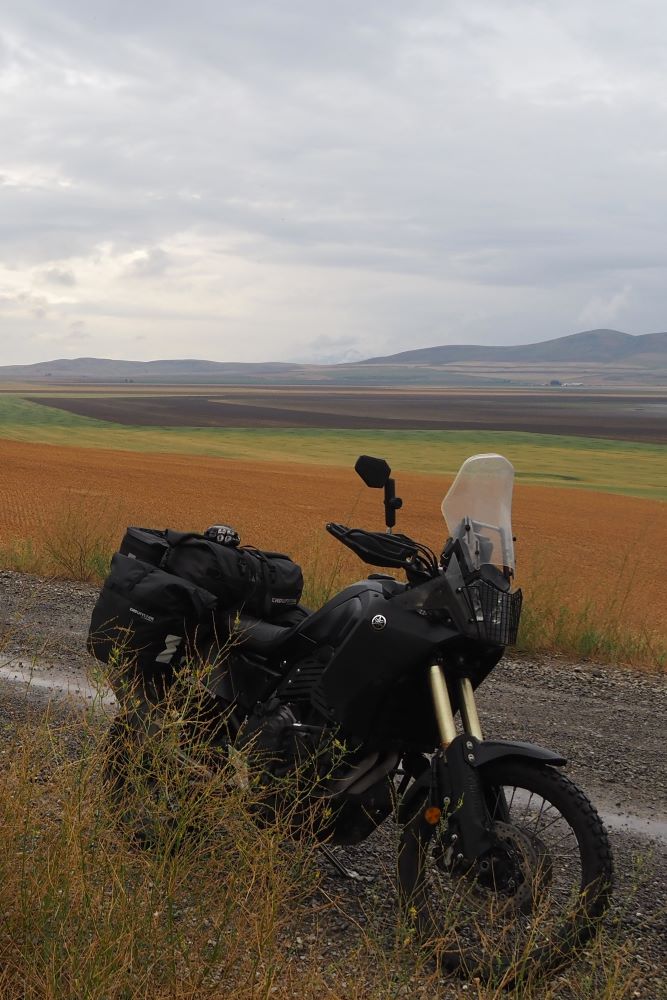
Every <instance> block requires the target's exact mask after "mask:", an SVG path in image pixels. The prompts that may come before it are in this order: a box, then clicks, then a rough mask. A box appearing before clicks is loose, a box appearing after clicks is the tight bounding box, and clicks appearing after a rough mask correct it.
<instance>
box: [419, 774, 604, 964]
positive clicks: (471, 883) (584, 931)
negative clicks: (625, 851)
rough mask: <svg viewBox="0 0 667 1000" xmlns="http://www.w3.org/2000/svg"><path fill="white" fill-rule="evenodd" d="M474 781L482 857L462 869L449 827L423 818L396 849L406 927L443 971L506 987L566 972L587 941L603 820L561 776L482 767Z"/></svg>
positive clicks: (597, 912)
mask: <svg viewBox="0 0 667 1000" xmlns="http://www.w3.org/2000/svg"><path fill="white" fill-rule="evenodd" d="M481 778H482V784H483V787H484V793H485V797H486V801H487V805H488V808H489V814H490V818H491V839H492V847H491V850H490V851H489V853H488V854H487V855H486V856H485V857H483V858H480V859H478V860H476V861H475V862H473V863H470V862H467V861H466V860H465V859H464V858H463V857H462V855H461V854H459V853H457V850H456V842H455V841H452V837H451V827H450V826H449V823H448V819H447V817H445V818H443V820H442V821H441V823H440V825H439V826H438V827H433V826H429V824H428V823H427V822H426V821H425V819H424V815H423V812H424V810H423V809H420V810H419V811H418V813H417V814H416V815H415V816H414V818H413V819H412V820H411V821H410V822H409V823H408V824H407V825H406V827H405V829H404V831H403V836H402V839H401V845H400V853H399V882H400V890H401V897H402V900H403V903H404V905H405V912H406V916H407V919H408V921H409V922H411V923H412V924H413V926H414V927H415V929H416V930H417V931H418V932H419V934H420V935H421V936H422V937H423V938H426V939H429V940H430V941H431V943H432V944H434V945H435V948H436V951H437V952H438V953H439V955H440V957H441V960H442V962H443V964H444V965H446V966H447V967H448V968H450V969H457V970H459V971H462V972H464V973H466V974H471V973H473V972H476V973H478V974H479V973H480V972H482V973H485V974H494V973H495V974H496V975H497V976H498V978H499V979H501V980H502V981H503V982H504V983H505V984H509V983H510V982H511V981H513V980H514V979H516V977H517V975H525V974H528V973H532V972H534V970H536V969H537V968H538V967H539V968H540V969H545V968H549V967H553V966H555V965H558V964H561V963H563V962H564V961H566V960H567V957H568V956H569V955H570V954H571V953H572V951H573V950H574V949H575V948H576V947H577V946H579V945H581V944H583V943H584V942H585V941H586V940H588V938H589V937H590V936H591V935H592V934H593V932H594V929H595V926H596V922H597V921H598V920H599V918H600V917H601V916H602V915H603V913H604V912H605V910H606V908H607V905H608V900H609V894H610V889H611V881H612V858H611V851H610V847H609V841H608V838H607V834H606V831H605V829H604V826H603V825H602V822H601V820H600V817H599V816H598V814H597V812H596V811H595V809H594V808H593V806H592V805H591V803H590V802H589V801H588V799H587V798H586V796H585V795H584V793H583V792H582V791H580V789H579V788H577V786H576V785H575V784H574V783H573V782H572V781H570V780H569V778H566V777H565V775H563V774H561V773H560V772H558V771H556V770H554V769H553V768H550V767H546V766H543V765H538V764H536V763H534V762H532V761H526V760H520V759H514V760H512V759H509V760H502V761H495V762H493V763H490V764H487V765H486V766H485V767H484V768H482V770H481Z"/></svg>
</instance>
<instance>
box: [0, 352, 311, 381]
mask: <svg viewBox="0 0 667 1000" xmlns="http://www.w3.org/2000/svg"><path fill="white" fill-rule="evenodd" d="M301 367H302V366H301V365H293V364H285V363H282V362H279V361H275V362H261V363H259V364H251V363H245V364H244V363H241V362H226V361H202V360H200V359H199V358H183V359H179V360H175V361H170V360H165V361H114V360H112V359H111V358H58V359H56V360H55V361H38V362H37V364H34V365H5V366H4V367H0V379H4V380H6V379H11V380H12V381H23V380H25V381H33V380H34V379H39V380H40V381H41V380H42V379H47V378H49V379H53V381H55V382H58V381H60V380H62V379H65V380H70V379H72V380H75V381H83V380H92V381H95V382H104V381H108V380H112V381H114V382H115V381H118V380H119V379H120V380H123V379H132V380H136V381H139V382H144V381H148V382H158V381H159V382H164V381H170V380H174V381H181V380H182V379H183V378H187V377H194V378H196V379H201V378H209V377H210V378H215V377H216V376H221V375H222V376H229V375H247V374H251V373H252V374H258V375H273V374H282V373H283V372H286V371H292V370H294V369H300V368H301Z"/></svg>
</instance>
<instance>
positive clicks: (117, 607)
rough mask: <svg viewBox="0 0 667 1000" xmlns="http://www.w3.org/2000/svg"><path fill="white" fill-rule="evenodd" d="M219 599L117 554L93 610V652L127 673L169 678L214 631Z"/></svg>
mask: <svg viewBox="0 0 667 1000" xmlns="http://www.w3.org/2000/svg"><path fill="white" fill-rule="evenodd" d="M215 605H216V598H215V595H214V594H211V593H210V592H209V591H207V590H205V589H203V588H202V587H198V586H196V585H195V584H193V583H190V582H189V581H187V580H181V579H179V578H178V577H176V576H173V575H172V574H171V573H166V572H164V570H161V569H159V568H158V567H156V566H154V565H152V564H151V563H148V562H144V561H143V560H141V559H138V558H136V557H134V558H132V557H130V556H126V555H123V554H121V553H120V552H117V553H116V554H115V555H114V557H113V559H112V560H111V572H110V573H109V576H108V577H107V579H106V580H105V583H104V586H103V588H102V591H101V592H100V596H99V597H98V599H97V603H96V605H95V607H94V609H93V614H92V618H91V622H90V629H89V632H88V650H89V652H91V653H92V654H93V656H96V657H97V659H98V660H101V661H102V662H103V663H107V664H109V665H110V666H111V667H116V666H117V667H119V668H120V667H122V668H124V670H125V672H126V670H127V667H128V666H130V665H131V666H133V667H134V668H135V669H136V671H137V672H138V673H140V674H141V675H142V676H143V677H144V678H146V679H151V678H155V677H158V676H167V675H169V674H170V672H171V670H172V669H173V668H174V667H176V666H178V664H179V663H180V662H181V660H182V659H183V657H184V655H185V654H186V653H187V652H188V650H189V649H190V648H191V647H192V648H194V645H195V642H196V641H198V639H199V638H200V637H199V635H198V630H201V631H202V632H206V631H207V630H209V629H211V628H212V624H213V619H212V612H213V610H214V608H215Z"/></svg>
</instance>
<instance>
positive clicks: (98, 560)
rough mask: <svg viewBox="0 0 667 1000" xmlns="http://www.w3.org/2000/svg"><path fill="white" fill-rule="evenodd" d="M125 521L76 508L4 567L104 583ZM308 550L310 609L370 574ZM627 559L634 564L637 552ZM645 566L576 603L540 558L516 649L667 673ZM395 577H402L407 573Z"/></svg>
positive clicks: (526, 576)
mask: <svg viewBox="0 0 667 1000" xmlns="http://www.w3.org/2000/svg"><path fill="white" fill-rule="evenodd" d="M123 527H124V526H122V521H121V519H120V517H119V515H118V514H117V513H116V514H115V516H113V515H112V514H110V511H109V507H108V505H107V504H105V503H103V502H98V503H97V505H96V506H95V504H93V506H92V507H91V505H90V504H87V505H86V507H85V508H84V507H80V508H78V509H75V508H71V509H68V510H66V511H65V513H64V514H63V516H62V518H61V519H60V520H59V521H58V522H57V523H56V524H54V525H53V526H52V528H51V530H50V531H48V532H46V533H45V534H44V536H43V537H42V538H39V539H36V540H31V539H28V540H15V541H13V542H10V543H8V544H7V543H5V544H4V545H2V544H0V569H9V570H14V571H16V572H21V573H31V574H34V575H36V576H43V577H55V578H60V579H67V580H79V581H83V582H86V583H90V584H94V585H101V583H102V582H103V580H104V578H105V576H106V575H107V572H108V568H109V563H110V560H111V556H112V555H113V553H114V551H115V550H116V549H117V547H118V543H119V539H120V537H121V535H122V533H123ZM305 553H307V554H306V557H305V558H304V559H302V560H301V564H302V567H303V571H304V578H305V590H304V594H303V598H302V603H303V604H304V605H305V606H306V607H309V608H318V607H320V606H321V605H322V604H324V603H325V601H327V600H329V598H330V597H332V596H333V595H334V594H336V593H337V592H338V591H339V590H340V589H341V588H342V587H344V586H346V585H348V584H350V583H353V582H355V581H356V580H358V579H360V578H361V576H362V575H363V573H364V569H363V568H362V567H361V566H360V564H359V562H358V560H357V559H356V558H355V557H354V556H353V555H352V554H351V553H350V552H348V551H347V550H345V549H343V548H340V549H337V550H336V555H335V557H334V558H333V559H332V558H331V554H330V552H329V551H328V550H325V549H324V548H323V547H322V545H320V544H318V542H317V541H312V540H311V543H310V544H308V545H307V546H306V547H305ZM627 558H628V563H630V554H628V557H627ZM637 569H638V567H637V565H635V571H634V572H633V571H632V569H631V567H629V568H628V572H627V573H626V574H625V575H623V576H621V577H619V582H618V583H617V585H616V586H615V587H613V588H610V589H609V590H608V591H605V592H602V593H599V594H596V595H595V597H594V598H591V600H589V601H588V602H581V603H577V604H574V605H573V604H571V603H568V600H567V595H568V588H569V580H568V578H567V577H566V576H565V575H562V576H560V577H559V576H558V575H557V574H554V573H553V572H548V571H547V570H545V569H544V567H541V566H540V565H539V562H534V563H533V565H532V567H531V568H530V569H529V570H528V572H527V573H523V574H522V575H521V576H520V577H519V580H518V582H519V584H520V585H521V587H522V589H523V591H524V607H523V611H522V616H521V626H520V629H519V638H518V643H517V646H516V647H515V648H516V650H517V651H518V652H519V653H524V654H534V653H545V654H546V653H554V652H555V653H559V654H561V655H564V656H567V657H570V658H572V659H577V660H593V661H596V662H599V663H602V664H613V665H626V666H633V667H637V668H639V669H643V670H648V671H652V672H659V673H661V672H665V671H667V640H666V638H665V636H664V634H663V633H662V631H660V630H650V629H648V628H644V629H642V628H636V627H635V628H633V627H631V626H629V625H628V622H627V619H626V615H625V604H626V602H627V600H628V596H629V593H630V591H631V589H632V588H633V587H634V586H638V582H637V579H636V573H637ZM395 575H396V576H397V577H398V578H400V574H399V573H396V574H395Z"/></svg>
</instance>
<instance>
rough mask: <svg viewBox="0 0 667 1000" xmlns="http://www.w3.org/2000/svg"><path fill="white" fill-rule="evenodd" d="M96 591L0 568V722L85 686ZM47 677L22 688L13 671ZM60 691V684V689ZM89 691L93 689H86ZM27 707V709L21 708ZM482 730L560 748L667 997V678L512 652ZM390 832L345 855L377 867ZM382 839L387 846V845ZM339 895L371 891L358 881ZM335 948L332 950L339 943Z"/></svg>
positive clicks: (648, 964) (652, 976)
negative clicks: (604, 839)
mask: <svg viewBox="0 0 667 1000" xmlns="http://www.w3.org/2000/svg"><path fill="white" fill-rule="evenodd" d="M96 596H97V590H96V589H95V588H93V587H90V586H88V585H86V584H79V583H70V582H65V581H53V580H41V579H38V578H35V577H30V576H26V575H22V574H17V573H12V572H0V720H2V722H3V724H4V725H6V724H7V722H8V721H9V720H10V719H12V718H17V717H18V716H19V715H20V714H22V712H23V711H30V712H34V711H36V712H39V711H40V710H41V709H42V708H43V707H44V706H45V705H46V703H47V702H48V701H49V700H50V699H51V698H52V697H53V694H54V692H53V690H51V689H50V686H49V683H50V681H49V678H51V679H52V681H53V684H54V685H55V686H56V687H58V686H59V687H60V689H61V690H62V689H63V688H66V687H68V686H69V687H70V688H71V689H76V688H77V687H78V688H79V690H80V691H83V693H84V695H85V694H86V688H85V677H86V673H87V672H90V671H91V669H92V667H93V661H92V660H91V659H90V657H89V656H88V654H87V652H86V649H85V636H86V632H87V627H88V621H89V618H90V612H91V610H92V607H93V604H94V602H95V599H96ZM31 670H32V672H33V673H34V675H35V677H37V676H39V678H40V683H39V684H35V685H34V686H32V685H31V688H30V706H29V707H28V699H26V698H25V688H23V691H22V692H21V690H20V689H19V685H17V684H16V682H15V681H12V680H11V679H10V678H11V675H12V673H13V674H16V673H17V672H18V673H23V674H28V673H29V672H30V671H31ZM56 693H57V692H56ZM87 693H88V696H89V697H92V693H91V691H90V689H88V692H87ZM21 705H23V706H24V708H23V709H22V708H21ZM478 705H479V709H480V716H481V719H482V725H483V727H484V730H485V735H486V736H498V737H505V738H513V739H522V740H530V741H532V742H535V743H538V744H540V745H542V746H545V747H549V748H550V749H554V750H558V751H559V752H562V753H563V754H564V755H565V756H566V757H567V758H568V767H567V773H568V774H569V775H570V776H571V777H572V778H573V780H574V781H576V782H577V783H578V784H579V785H581V786H582V788H584V790H585V791H586V793H587V794H588V795H589V797H590V798H591V799H592V800H593V802H594V803H595V805H596V806H597V808H598V810H599V812H600V813H601V814H602V816H603V818H604V820H605V822H606V823H607V825H608V827H609V830H610V836H611V839H612V844H613V848H614V854H615V862H616V871H617V876H616V881H617V887H616V893H615V900H616V901H615V904H614V909H615V913H614V914H613V915H614V916H615V917H616V918H617V922H618V924H619V927H620V930H621V936H622V937H624V938H625V939H628V938H630V939H631V940H632V942H633V947H634V950H635V958H636V963H637V974H638V975H637V989H636V990H635V994H634V995H635V996H637V997H647V998H648V997H651V998H658V997H660V996H664V997H667V979H666V978H665V973H664V970H665V964H666V962H667V934H666V931H667V927H666V920H667V917H666V915H667V767H666V763H667V740H665V736H666V735H667V734H666V732H665V718H667V713H666V709H667V678H665V677H664V676H659V675H650V674H641V673H637V672H634V671H631V670H627V669H623V668H620V667H619V668H608V667H601V666H599V665H595V664H589V663H569V662H567V661H565V660H562V659H560V658H557V657H549V658H546V657H540V658H527V657H522V658H509V657H508V658H506V659H504V660H503V661H502V662H501V664H500V665H499V666H498V667H497V668H496V670H495V672H494V674H493V675H492V676H491V678H489V680H488V681H487V682H486V683H485V685H484V686H483V688H482V689H481V690H480V692H479V695H478ZM381 841H382V838H381V837H379V838H378V837H375V838H371V840H370V841H368V842H366V843H365V844H364V845H362V846H361V847H357V848H354V849H349V850H348V851H345V852H342V853H341V857H344V858H345V859H346V860H347V862H348V863H349V864H350V865H351V866H352V867H354V868H356V869H357V870H358V871H360V872H362V873H363V872H368V873H372V871H373V869H374V867H375V866H376V863H377V855H378V852H380V851H382V842H381ZM385 846H386V845H385ZM336 891H337V892H338V893H341V892H342V893H343V894H344V895H345V896H348V895H349V894H354V893H356V894H363V893H364V892H366V891H367V890H366V889H364V888H363V886H360V885H359V884H358V883H350V884H349V885H347V886H342V887H341V885H340V884H338V885H337V889H336ZM332 947H334V946H333V945H332Z"/></svg>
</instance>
